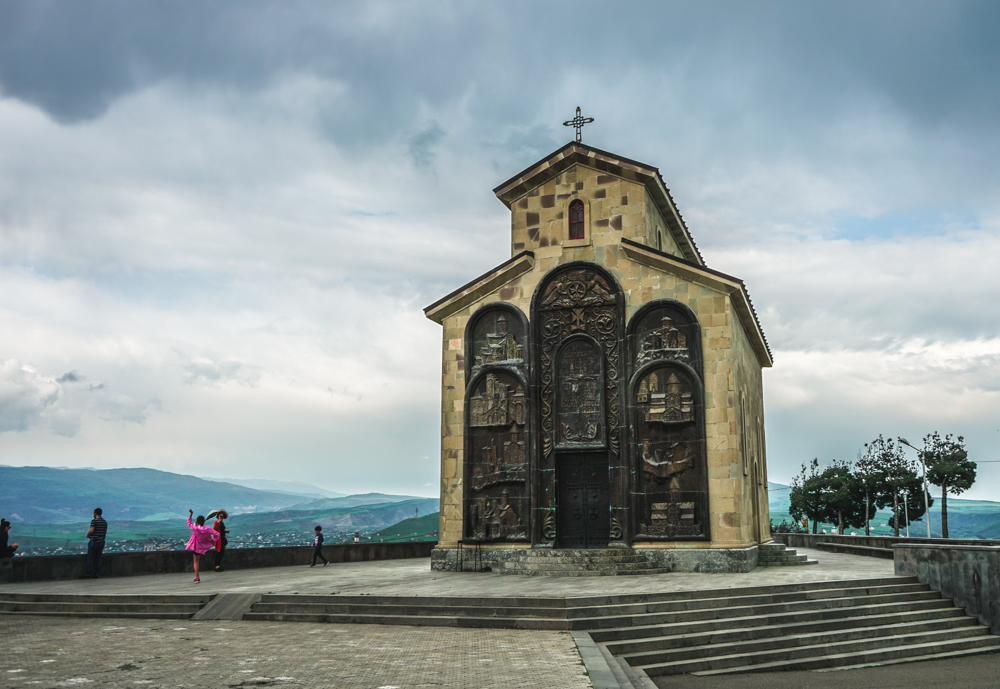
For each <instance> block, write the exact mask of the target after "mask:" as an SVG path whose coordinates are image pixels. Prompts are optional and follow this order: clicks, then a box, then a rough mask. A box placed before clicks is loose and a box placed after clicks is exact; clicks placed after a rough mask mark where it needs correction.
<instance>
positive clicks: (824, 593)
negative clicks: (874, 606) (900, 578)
mask: <svg viewBox="0 0 1000 689" xmlns="http://www.w3.org/2000/svg"><path fill="white" fill-rule="evenodd" d="M929 590H930V587H929V586H927V585H926V584H902V585H899V586H878V587H859V588H850V589H823V590H819V591H795V592H789V593H779V594H756V595H749V596H720V597H718V598H697V599H688V600H667V601H657V600H653V601H648V602H642V603H619V604H610V605H598V606H595V605H585V606H577V605H575V604H574V603H572V602H571V603H570V605H569V606H568V607H567V616H568V617H594V616H606V615H641V614H646V613H657V612H676V611H684V610H709V609H719V608H745V607H748V606H755V605H770V604H779V603H795V602H805V601H823V600H833V599H863V598H864V597H867V596H872V595H889V594H908V593H926V592H927V591H929ZM938 595H939V594H932V597H936V596H938Z"/></svg>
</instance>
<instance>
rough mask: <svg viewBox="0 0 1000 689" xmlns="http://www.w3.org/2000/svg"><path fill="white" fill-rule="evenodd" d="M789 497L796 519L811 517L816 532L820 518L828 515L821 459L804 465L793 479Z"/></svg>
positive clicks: (791, 509)
mask: <svg viewBox="0 0 1000 689" xmlns="http://www.w3.org/2000/svg"><path fill="white" fill-rule="evenodd" d="M788 499H789V507H788V513H789V514H790V515H792V517H793V518H795V519H802V518H803V517H806V518H807V519H809V520H810V521H811V522H812V529H813V531H812V532H813V533H816V529H817V527H818V525H819V522H820V520H822V519H824V518H825V517H826V516H827V507H826V501H825V498H824V496H823V483H822V480H821V478H820V472H819V459H813V461H812V462H810V463H809V464H808V465H807V464H803V465H802V472H801V473H800V474H799V475H798V476H796V477H795V478H793V479H792V490H791V492H790V493H789V498H788Z"/></svg>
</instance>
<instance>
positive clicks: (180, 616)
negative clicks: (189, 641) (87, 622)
mask: <svg viewBox="0 0 1000 689" xmlns="http://www.w3.org/2000/svg"><path fill="white" fill-rule="evenodd" d="M193 614H194V613H190V612H49V611H31V612H9V611H0V615H38V616H44V617H122V618H136V619H147V620H189V619H191V616H192V615H193Z"/></svg>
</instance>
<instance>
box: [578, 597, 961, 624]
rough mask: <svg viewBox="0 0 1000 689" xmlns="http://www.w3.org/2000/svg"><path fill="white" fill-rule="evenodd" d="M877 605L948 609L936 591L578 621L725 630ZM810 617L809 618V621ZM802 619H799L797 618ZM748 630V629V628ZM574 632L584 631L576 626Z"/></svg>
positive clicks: (857, 611)
mask: <svg viewBox="0 0 1000 689" xmlns="http://www.w3.org/2000/svg"><path fill="white" fill-rule="evenodd" d="M880 605H902V606H904V607H905V606H915V607H912V608H910V609H916V608H922V607H950V606H951V603H950V602H949V601H946V600H943V599H942V598H941V594H940V593H938V592H937V591H923V592H917V593H899V594H890V595H884V596H862V597H860V598H826V599H820V600H807V601H797V602H791V603H774V604H764V605H748V606H736V607H725V608H707V609H695V610H684V611H678V612H663V613H645V614H639V615H631V616H623V617H619V616H612V617H607V618H600V617H596V618H595V617H591V618H588V619H586V620H580V622H581V623H582V624H592V625H594V626H593V627H591V628H592V629H600V628H608V627H614V626H628V625H629V624H633V625H652V624H655V625H671V624H676V623H683V622H697V621H704V620H718V621H720V622H722V625H721V626H723V627H724V626H726V624H728V623H725V622H723V621H724V620H727V619H730V618H743V619H748V618H750V619H753V618H756V619H758V620H760V619H769V618H776V619H777V618H780V617H781V616H782V615H796V614H798V615H807V617H806V618H805V619H820V618H823V617H838V616H839V617H851V616H859V615H864V614H868V613H865V612H862V611H863V610H868V609H874V608H877V607H878V606H880ZM809 615H812V617H808V616H809ZM800 619H802V618H800ZM747 626H751V625H747ZM574 629H587V627H585V626H576V627H574Z"/></svg>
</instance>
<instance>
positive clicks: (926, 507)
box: [898, 438, 931, 538]
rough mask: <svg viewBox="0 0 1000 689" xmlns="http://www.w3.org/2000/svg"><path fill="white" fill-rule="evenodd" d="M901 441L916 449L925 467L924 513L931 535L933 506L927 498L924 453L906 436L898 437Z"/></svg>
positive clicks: (928, 533) (928, 532) (925, 467)
mask: <svg viewBox="0 0 1000 689" xmlns="http://www.w3.org/2000/svg"><path fill="white" fill-rule="evenodd" d="M898 440H899V442H901V443H903V444H904V445H906V446H907V447H908V448H910V449H911V450H916V453H917V457H919V458H920V466H921V467H923V469H924V514H925V515H926V516H927V538H930V537H931V506H930V502H929V501H928V500H927V464H926V463H925V462H924V453H923V452H921V451H920V450H917V448H915V447H913V445H910V443H909V441H908V440H907V439H906V438H898Z"/></svg>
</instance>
